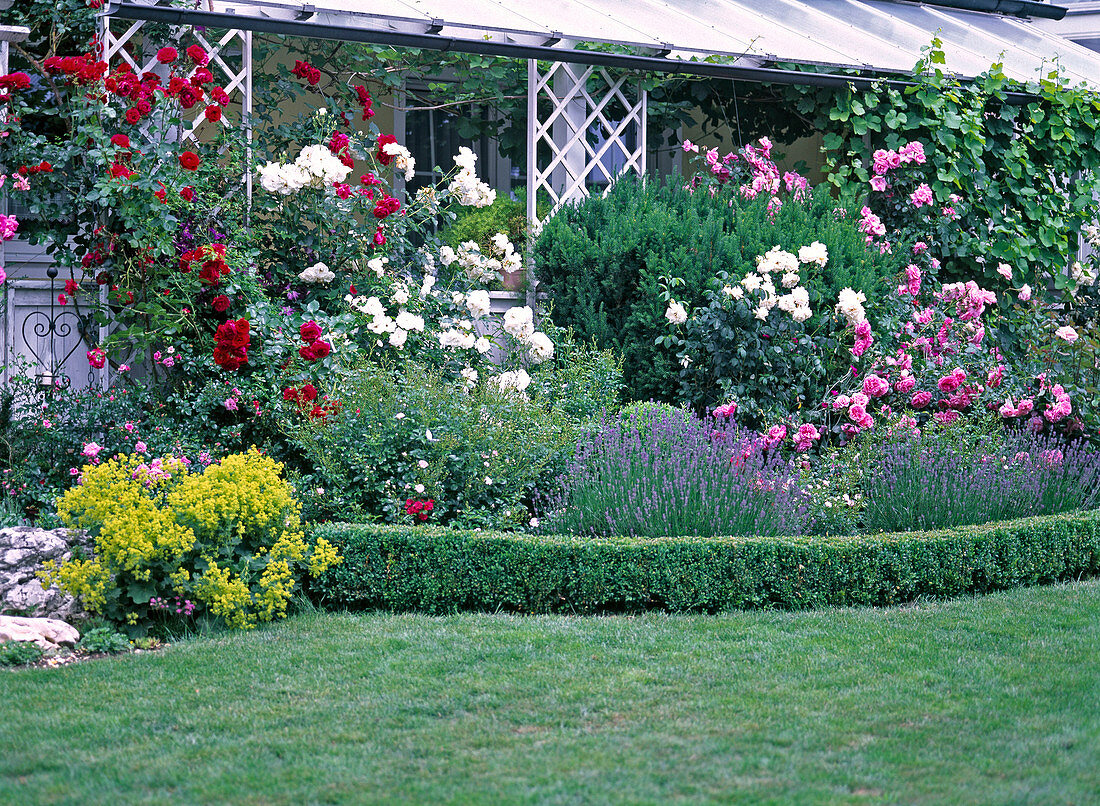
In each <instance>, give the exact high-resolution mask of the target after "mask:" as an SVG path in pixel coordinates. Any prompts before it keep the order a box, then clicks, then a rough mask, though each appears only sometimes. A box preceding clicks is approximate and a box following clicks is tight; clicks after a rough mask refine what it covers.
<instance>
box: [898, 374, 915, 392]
mask: <svg viewBox="0 0 1100 806" xmlns="http://www.w3.org/2000/svg"><path fill="white" fill-rule="evenodd" d="M916 385H917V379H916V378H914V377H913V376H912V375H906V376H905V377H904V378H898V380H897V382H896V383H895V384H894V390H895V391H896V392H899V393H900V394H903V395H905V394H908V393H909V392H911V391H913V387H914V386H916Z"/></svg>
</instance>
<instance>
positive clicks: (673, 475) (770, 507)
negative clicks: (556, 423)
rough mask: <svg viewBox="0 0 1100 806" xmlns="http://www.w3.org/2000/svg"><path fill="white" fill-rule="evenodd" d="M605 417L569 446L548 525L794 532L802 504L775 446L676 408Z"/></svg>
mask: <svg viewBox="0 0 1100 806" xmlns="http://www.w3.org/2000/svg"><path fill="white" fill-rule="evenodd" d="M655 414H656V412H645V413H644V414H643V413H640V412H638V411H635V412H632V413H630V414H629V415H627V416H625V417H622V418H613V419H605V420H604V422H603V424H602V427H601V428H600V429H599V430H598V431H596V432H594V433H593V434H592V435H591V436H589V437H587V438H585V439H583V440H582V441H581V442H579V443H578V446H577V451H576V454H575V456H574V460H573V462H572V465H571V467H570V468H569V471H568V472H567V474H566V475H565V477H564V478H563V479H562V492H561V493H560V494H559V496H558V497H557V498H556V500H555V501H554V502H553V505H552V506H551V507H550V509H551V510H552V511H551V513H550V514H549V515H548V516H547V517H546V518H544V520H543V528H544V530H545V531H550V532H568V533H572V534H591V535H637V536H644V537H660V536H668V535H692V536H699V537H713V536H716V535H781V534H786V535H789V534H802V533H805V532H806V531H808V529H809V526H810V520H811V515H810V507H809V505H808V501H807V498H806V496H805V495H804V494H803V493H802V492H801V491H800V489H799V488H798V485H797V480H798V475H797V473H796V472H795V470H794V468H793V467H792V466H791V464H790V463H789V462H788V461H786V460H784V459H782V458H781V457H780V455H779V452H778V451H777V450H769V444H768V443H767V441H766V440H762V439H761V438H760V437H758V436H757V435H756V434H754V433H753V432H750V431H747V430H745V429H742V428H740V427H739V426H737V425H735V424H733V423H732V422H726V421H716V420H715V419H707V420H700V419H699V418H697V417H695V416H693V415H689V416H686V417H685V416H684V415H683V413H682V412H681V411H677V410H675V409H670V410H666V411H663V412H661V416H660V417H659V418H657V417H655V416H654V415H655Z"/></svg>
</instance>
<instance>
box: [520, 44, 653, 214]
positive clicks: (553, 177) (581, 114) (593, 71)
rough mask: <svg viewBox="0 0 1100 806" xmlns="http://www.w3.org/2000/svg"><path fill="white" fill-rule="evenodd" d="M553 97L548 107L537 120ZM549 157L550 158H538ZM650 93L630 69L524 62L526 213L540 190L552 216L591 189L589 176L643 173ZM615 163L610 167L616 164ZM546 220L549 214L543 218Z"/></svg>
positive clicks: (609, 179)
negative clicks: (620, 72)
mask: <svg viewBox="0 0 1100 806" xmlns="http://www.w3.org/2000/svg"><path fill="white" fill-rule="evenodd" d="M546 100H549V101H550V112H549V114H548V115H547V116H546V117H545V119H540V118H539V113H540V107H542V108H543V109H545V101H546ZM547 154H548V155H549V160H543V159H540V156H544V155H547ZM645 158H646V92H645V90H644V89H643V88H642V87H641V86H640V84H639V83H638V81H637V79H636V78H635V77H633V76H632V75H630V74H623V75H619V76H615V75H614V74H612V73H611V72H609V71H608V70H606V69H604V68H601V67H595V66H590V67H585V66H583V65H577V64H571V63H569V62H554V63H553V64H552V65H551V66H550V68H549V69H548V70H546V71H545V72H543V71H542V70H541V69H540V68H539V65H538V62H536V61H534V60H530V61H528V63H527V177H528V192H527V217H528V220H529V221H531V222H532V223H533V224H534V223H536V218H537V214H536V212H535V204H536V201H537V199H538V197H539V195H540V194H545V195H548V196H549V197H550V201H551V206H552V209H551V211H550V215H552V214H553V213H554V212H556V211H557V210H558V208H560V207H561V206H562V205H563V204H565V203H566V202H568V201H572V200H574V199H578V198H583V197H585V196H587V195H588V194H589V187H588V186H589V184H590V180H592V181H593V182H594V183H598V184H603V183H605V182H606V183H607V184H608V186H610V184H611V183H613V182H614V181H615V180H616V179H617V178H618V177H619V176H620V175H622V174H623V173H625V172H626V171H630V170H633V171H636V172H637V173H639V174H644V173H645ZM613 161H614V162H615V163H617V164H615V165H611V163H612V162H613ZM544 220H545V219H544Z"/></svg>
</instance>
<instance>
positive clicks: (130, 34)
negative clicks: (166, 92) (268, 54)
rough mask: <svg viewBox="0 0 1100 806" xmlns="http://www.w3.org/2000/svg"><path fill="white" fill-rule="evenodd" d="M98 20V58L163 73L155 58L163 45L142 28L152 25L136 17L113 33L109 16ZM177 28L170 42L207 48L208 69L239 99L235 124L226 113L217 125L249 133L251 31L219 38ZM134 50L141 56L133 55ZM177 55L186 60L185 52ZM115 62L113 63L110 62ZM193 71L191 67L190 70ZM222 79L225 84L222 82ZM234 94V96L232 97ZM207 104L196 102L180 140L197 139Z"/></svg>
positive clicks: (217, 82) (218, 81)
mask: <svg viewBox="0 0 1100 806" xmlns="http://www.w3.org/2000/svg"><path fill="white" fill-rule="evenodd" d="M99 19H100V38H99V42H100V58H101V59H102V60H103V61H105V62H107V64H109V65H112V67H113V66H114V64H118V63H119V62H123V63H125V64H128V65H130V67H131V68H132V69H133V70H134V72H136V73H137V74H139V75H140V74H141V73H145V72H152V73H163V70H164V65H162V64H160V62H158V61H157V56H156V52H157V49H158V48H159V47H160V46H161V45H163V44H165V43H163V42H146V41H144V40H145V37H144V33H145V30H146V29H147V28H148V27H149V26H152V25H153V23H150V22H148V21H146V20H136V21H133V22H130V21H127V20H123V21H122V22H127V23H129V24H128V25H126V27H125V30H123V31H121V32H120V33H117V34H116V33H115V32H114V31H113V30H112V18H111V17H110V16H107V15H104V16H102V17H100V18H99ZM173 27H174V28H175V29H176V30H175V32H174V35H173V37H172V39H173V41H175V42H178V43H180V44H181V45H182V44H183V43H184V42H193V44H196V45H199V46H200V47H202V48H203V50H205V51H206V53H207V55H208V56H209V57H210V62H209V64H208V65H207V69H208V70H210V72H211V73H212V74H213V75H214V83H215V84H220V85H222V88H223V89H224V90H225V92H226V94H228V95H229V97H230V99H231V100H239V103H240V105H241V117H240V120H239V121H237V122H236V123H234V122H233V121H232V120H231V119H230V118H229V117H228V116H226V115H224V114H223V115H222V117H221V120H220V121H219V125H221V126H225V127H226V128H230V127H232V126H234V125H241V126H244V127H245V129H246V131H247V132H249V134H251V129H250V121H251V117H252V32H251V31H242V30H236V29H230V30H227V31H225V32H224V33H223V34H222V36H221V37H218V38H208V37H207V36H205V34H204V32H200V31H198V30H197V29H196V28H195V27H194V26H173ZM134 52H140V53H141V54H142V55H141V56H140V57H137V58H135V56H134ZM180 58H181V59H183V60H186V58H187V57H186V55H185V54H182V53H181V54H180ZM112 63H114V64H112ZM191 72H192V73H193V72H194V70H192V71H191ZM223 81H224V84H223ZM235 96H236V97H235ZM205 108H206V104H196V105H195V109H196V110H197V112H196V114H195V116H194V117H193V118H192V119H191V120H190V121H188V123H187V128H186V130H185V131H181V132H179V133H178V136H179V139H180V141H181V142H183V141H192V142H194V141H197V140H198V139H199V132H200V130H201V129H202V127H203V125H204V124H208V123H209V122H210V121H208V120H206V116H205V115H204V114H203V110H204V109H205Z"/></svg>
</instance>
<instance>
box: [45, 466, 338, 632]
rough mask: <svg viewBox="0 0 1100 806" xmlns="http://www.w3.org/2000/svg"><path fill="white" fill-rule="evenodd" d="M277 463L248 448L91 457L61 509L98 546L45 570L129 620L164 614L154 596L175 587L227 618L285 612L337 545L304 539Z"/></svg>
mask: <svg viewBox="0 0 1100 806" xmlns="http://www.w3.org/2000/svg"><path fill="white" fill-rule="evenodd" d="M281 470H282V465H280V464H278V463H276V462H275V461H273V460H272V459H270V458H269V457H266V456H262V455H260V453H259V452H258V451H256V450H255V449H253V450H251V451H249V452H248V453H245V454H234V455H231V456H229V457H227V458H226V459H225V460H224V461H223V462H221V463H220V464H214V465H210V466H209V467H207V468H206V469H205V470H204V471H202V472H201V473H190V472H188V468H187V467H186V466H185V465H184V464H183V463H182V462H181V461H179V460H176V459H172V458H170V457H169V458H166V459H163V460H159V461H158V460H155V461H154V462H152V463H146V462H144V461H143V460H142V459H141V457H137V456H126V457H119V458H115V459H111V460H109V461H107V462H104V463H103V464H101V465H94V466H87V467H85V468H84V473H83V476H82V484H80V485H79V486H76V487H73V488H72V489H70V490H69V491H68V492H66V493H65V494H64V495H63V496H62V497H61V499H60V500H59V501H58V514H59V515H60V517H61V520H62V521H63V522H64V523H65V525H66V526H69V527H73V528H80V529H86V530H87V531H88V532H89V534H90V535H91V537H92V538H93V540H94V556H92V557H90V558H76V557H74V558H72V559H69V560H65V561H63V562H62V563H61V564H60V565H56V564H54V565H48V566H47V568H46V570H45V571H44V572H43V574H42V576H43V578H44V581H45V582H47V583H49V582H53V581H56V582H58V583H59V584H60V585H61V587H62V588H64V589H65V590H67V591H68V592H70V593H72V594H74V595H76V596H79V597H80V598H81V600H82V601H83V603H84V606H85V607H86V608H87V609H88V610H89V611H91V612H92V613H99V614H102V615H104V616H106V617H108V618H110V619H112V620H113V621H115V622H118V623H125V624H127V625H129V626H130V627H132V628H135V629H136V631H140V630H142V629H144V628H148V626H150V624H152V623H154V622H155V621H156V620H157V619H158V618H159V617H160V616H162V615H165V613H164V611H163V610H160V609H158V606H157V605H158V603H159V602H163V601H166V600H168V599H169V598H172V597H186V600H187V601H188V602H190V601H192V600H194V601H195V602H196V603H197V604H198V605H199V607H200V609H205V610H206V611H207V612H209V613H210V614H212V615H213V616H216V617H220V618H222V619H224V620H225V622H226V624H228V625H229V626H231V627H238V628H250V627H254V626H255V625H256V624H257V622H260V621H271V620H273V619H275V618H279V617H282V616H285V615H286V606H287V602H288V601H289V600H290V597H291V595H292V593H293V591H294V588H295V586H296V584H297V582H298V580H299V579H300V578H301V576H302V575H303V574H304V573H305V572H307V571H308V572H309V573H310V574H312V575H317V574H320V573H321V572H322V571H324V570H325V569H327V568H328V567H329V566H330V565H332V564H333V563H335V562H338V561H339V557H338V555H337V552H336V550H335V549H334V548H333V546H332V545H331V544H330V543H328V542H327V541H326V540H324V539H323V538H321V539H318V540H317V541H316V542H315V543H314V544H312V545H311V544H309V543H307V542H306V540H305V536H304V534H303V533H302V530H301V524H300V521H299V514H298V513H299V506H298V503H297V502H296V501H295V500H294V496H293V494H292V491H291V489H290V487H289V485H288V484H287V483H286V482H285V481H284V480H283V479H281V478H280V472H281ZM192 612H194V611H192Z"/></svg>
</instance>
